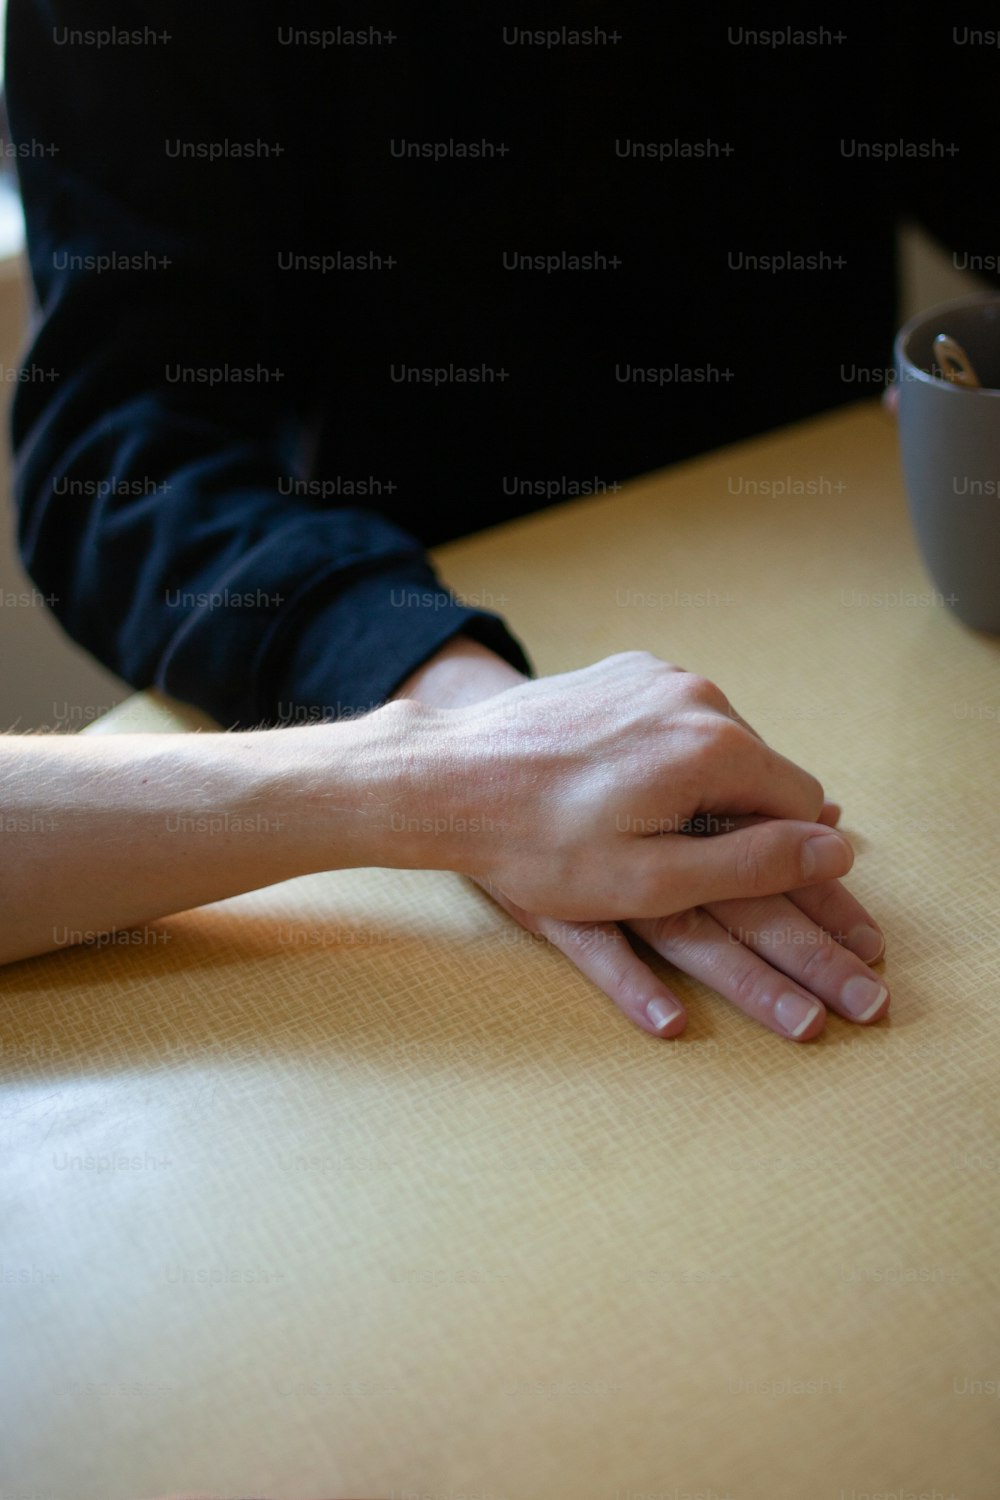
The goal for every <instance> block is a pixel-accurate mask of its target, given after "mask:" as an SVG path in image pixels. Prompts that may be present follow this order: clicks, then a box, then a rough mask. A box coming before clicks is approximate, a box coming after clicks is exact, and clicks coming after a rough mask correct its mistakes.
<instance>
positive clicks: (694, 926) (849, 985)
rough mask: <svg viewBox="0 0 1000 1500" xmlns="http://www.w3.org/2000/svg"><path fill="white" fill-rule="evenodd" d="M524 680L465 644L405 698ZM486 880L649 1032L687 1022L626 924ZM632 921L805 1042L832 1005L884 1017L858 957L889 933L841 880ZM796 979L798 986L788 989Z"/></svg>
mask: <svg viewBox="0 0 1000 1500" xmlns="http://www.w3.org/2000/svg"><path fill="white" fill-rule="evenodd" d="M661 665H662V664H661ZM523 681H524V679H523V678H522V677H521V674H519V673H517V672H516V671H515V670H514V669H513V668H512V667H510V666H508V665H507V664H506V663H504V662H502V661H501V660H500V659H499V658H497V657H495V656H494V655H493V654H492V653H490V652H488V651H486V650H485V648H483V647H480V646H478V645H475V644H474V643H472V642H469V641H463V640H461V639H458V640H455V641H453V642H451V643H449V646H447V647H446V648H445V649H444V650H443V651H442V652H441V653H439V655H438V657H436V658H433V659H432V661H431V662H430V663H429V664H428V665H427V666H426V667H424V668H422V669H420V671H419V672H418V673H416V674H414V677H413V678H411V679H410V680H409V682H408V683H407V684H406V685H405V687H404V689H403V690H402V693H401V695H402V696H412V697H416V698H423V699H424V700H425V701H431V702H437V703H440V704H445V705H448V706H456V705H459V704H463V703H468V702H476V701H479V700H480V699H481V698H482V697H484V696H488V695H490V694H495V693H497V692H499V691H503V690H504V689H505V688H506V687H507V686H513V685H516V684H517V683H519V682H523ZM728 712H729V713H730V714H731V713H732V712H733V711H732V710H731V709H730V710H728ZM739 722H742V721H739ZM838 812H839V810H838V809H836V808H835V807H834V806H833V805H832V804H830V803H824V804H823V806H822V807H821V810H820V811H819V813H818V814H817V818H818V821H819V822H820V823H823V824H828V825H832V824H833V823H835V822H836V819H837V815H838ZM474 878H475V877H474ZM479 883H480V884H481V885H483V886H484V888H485V889H487V890H489V892H490V894H491V895H492V896H493V897H494V899H496V900H497V901H498V902H499V904H501V905H502V906H503V907H504V908H505V910H507V911H508V912H509V913H510V914H511V915H512V916H513V917H514V918H515V919H516V920H517V921H519V922H520V923H521V925H522V926H524V927H525V928H526V929H527V930H529V931H531V932H534V933H540V934H541V935H543V936H545V937H547V938H548V939H549V940H550V941H551V942H552V943H553V944H554V946H556V947H558V948H559V949H560V951H562V952H563V953H564V954H565V955H566V956H567V957H568V958H569V959H570V960H571V962H573V963H574V964H575V965H576V966H577V967H578V968H579V969H580V970H581V972H582V973H584V974H585V975H586V976H587V977H588V978H590V979H591V980H592V981H593V982H594V983H596V984H597V985H598V986H599V988H600V989H602V990H603V991H604V993H605V994H607V995H608V996H609V997H610V998H611V999H612V1000H614V1001H615V1003H616V1004H618V1005H619V1006H620V1007H621V1008H622V1010H623V1011H624V1012H625V1013H626V1014H627V1015H628V1016H629V1017H630V1019H632V1020H633V1021H634V1022H635V1023H636V1024H637V1025H638V1026H640V1027H641V1028H642V1029H644V1030H646V1031H650V1032H653V1033H655V1034H657V1035H660V1036H664V1037H672V1036H676V1035H678V1034H679V1033H680V1032H681V1031H682V1030H683V1029H684V1026H685V1024H686V1017H685V1015H684V1011H683V1008H682V1007H681V1005H680V1002H679V1001H678V1000H677V998H676V996H675V995H673V993H672V992H671V991H670V990H669V989H668V988H667V986H666V985H664V984H663V982H662V981H661V980H660V979H659V978H658V977H657V976H656V975H655V974H654V972H653V970H652V969H651V968H650V967H649V965H648V964H646V963H645V962H644V961H643V959H642V958H641V957H640V956H639V954H638V953H637V952H635V950H634V948H633V947H632V945H631V944H630V942H629V940H628V938H627V937H626V934H625V930H623V928H622V927H620V926H619V925H618V924H617V923H615V922H609V921H589V922H571V921H566V920H559V919H556V918H553V917H551V916H538V915H536V914H535V913H533V912H531V911H529V910H528V909H526V908H525V907H523V906H520V905H518V904H517V903H516V902H514V901H512V900H511V899H510V897H509V896H507V895H505V894H504V893H503V892H501V891H500V890H498V889H497V887H496V885H495V883H494V882H492V881H491V880H490V879H489V877H485V878H482V877H481V878H480V879H479ZM628 926H629V931H630V932H631V933H633V934H636V935H638V936H641V937H643V938H645V939H646V941H647V942H649V943H650V945H651V946H652V947H654V948H655V949H656V950H657V951H658V952H660V953H661V954H663V956H665V957H667V958H669V959H670V960H671V961H672V962H673V963H674V964H675V966H676V967H678V968H680V969H682V970H685V971H686V972H689V973H691V974H693V975H695V976H696V977H698V978H700V979H702V980H704V982H706V983H708V984H710V985H712V986H713V987H714V988H716V989H717V990H719V991H720V993H723V994H725V995H727V996H728V997H729V998H731V999H732V1000H734V1001H735V1003H737V1004H738V1005H740V1006H741V1007H742V1008H743V1009H744V1010H746V1011H747V1012H748V1013H750V1014H752V1015H754V1016H755V1017H756V1018H758V1019H760V1020H762V1021H763V1022H764V1024H766V1025H769V1026H771V1027H772V1029H774V1030H776V1031H778V1032H779V1033H780V1034H782V1035H786V1036H794V1038H795V1039H796V1040H809V1039H811V1038H812V1037H813V1036H815V1035H817V1034H818V1033H819V1032H820V1031H821V1030H822V1029H823V1026H824V1024H825V1017H826V1009H825V1005H829V1006H830V1008H831V1009H834V1010H837V1011H839V1012H840V1014H842V1015H845V1016H849V1017H850V1018H851V1019H855V1020H857V1019H861V1020H864V1021H870V1020H874V1019H877V1018H878V1016H880V1015H881V1014H882V1013H884V1010H885V1008H886V1004H887V995H886V993H885V988H884V986H883V985H882V984H881V981H880V980H879V979H878V978H877V976H875V975H874V974H872V972H871V970H870V969H868V968H867V963H866V962H861V960H862V959H863V960H866V961H867V962H874V961H876V960H877V958H878V957H879V956H880V954H881V952H882V950H883V947H884V943H883V939H882V935H881V933H880V932H879V930H878V928H877V926H876V925H875V923H874V922H873V921H872V919H871V917H870V916H869V915H868V913H867V912H866V911H865V910H864V908H863V907H861V906H860V904H859V903H858V902H857V901H856V900H855V899H854V898H853V897H852V896H850V895H849V894H848V892H847V891H845V890H844V889H843V887H841V886H840V884H839V882H837V881H828V882H821V883H819V884H817V885H813V886H810V887H808V888H801V889H798V890H795V891H793V892H792V893H791V895H789V896H788V897H783V896H772V897H770V898H764V899H762V900H758V901H747V902H742V901H738V900H737V901H729V902H726V903H723V902H718V903H712V904H711V905H709V906H707V907H705V908H702V909H700V910H698V909H694V910H689V911H685V912H682V913H675V914H673V915H672V916H670V917H669V918H665V917H663V916H662V915H661V916H657V917H649V918H645V919H639V920H636V921H634V922H630V923H629V924H628ZM837 939H839V941H838V940H837ZM788 978H791V979H792V980H794V981H795V982H794V983H793V984H791V985H790V984H788V983H787V979H788ZM783 997H792V998H783ZM779 1000H781V1001H782V1003H781V1004H780V1005H779V1004H778V1002H779Z"/></svg>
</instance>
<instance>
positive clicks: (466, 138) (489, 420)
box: [7, 0, 1000, 726]
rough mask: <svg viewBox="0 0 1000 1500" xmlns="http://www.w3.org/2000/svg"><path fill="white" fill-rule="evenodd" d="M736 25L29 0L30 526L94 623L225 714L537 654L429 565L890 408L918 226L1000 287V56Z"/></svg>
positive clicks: (111, 642) (948, 28)
mask: <svg viewBox="0 0 1000 1500" xmlns="http://www.w3.org/2000/svg"><path fill="white" fill-rule="evenodd" d="M710 9H711V8H708V7H706V9H705V12H704V14H703V15H702V16H700V17H696V18H694V19H691V18H688V17H686V16H684V15H683V13H676V12H672V10H671V9H668V8H663V9H660V8H658V7H654V6H652V5H649V4H645V5H639V4H612V3H605V4H602V3H599V0H598V3H589V4H582V5H578V6H576V7H574V8H573V10H574V11H575V15H574V16H572V17H571V18H569V19H567V18H566V16H565V15H564V14H563V13H561V12H560V13H559V15H558V18H557V19H552V18H550V17H547V18H546V19H545V20H544V22H540V21H539V19H538V17H537V13H534V12H533V11H532V8H531V7H528V6H515V7H513V9H512V10H511V11H510V12H508V13H504V14H500V13H496V14H494V12H493V11H492V10H491V9H490V8H489V7H484V8H482V11H483V14H482V16H480V15H478V14H476V12H477V10H478V8H477V7H474V6H471V5H469V3H468V0H463V3H461V4H444V5H437V6H434V7H431V8H430V9H428V8H426V7H425V8H422V9H421V11H420V13H419V15H417V14H414V15H412V16H411V15H410V14H409V13H408V12H407V11H406V10H405V9H404V8H403V7H401V6H400V5H399V4H398V3H396V0H386V3H380V5H379V6H378V7H376V8H375V9H374V10H373V9H372V7H370V6H366V7H364V13H363V14H362V12H361V8H359V11H358V13H354V12H350V11H348V10H347V8H345V7H341V6H333V5H330V4H329V3H327V4H326V5H320V4H310V3H288V4H275V3H269V0H264V3H260V4H254V3H251V0H241V3H240V4H238V5H237V4H232V3H230V0H208V3H206V4H204V5H201V6H198V7H195V6H193V5H190V4H187V5H183V4H181V5H178V4H167V3H163V0H147V3H145V4H144V5H143V6H141V7H136V6H130V5H126V4H125V3H123V0H119V3H107V0H88V3H87V5H86V6H85V7H81V6H79V5H77V4H71V3H69V0H13V3H12V5H11V10H10V19H9V23H8V62H7V72H8V100H9V114H10V121H11V130H12V136H13V142H14V145H13V147H12V149H13V151H14V152H15V154H16V157H17V165H18V171H19V175H20V180H21V186H22V190H23V195H24V202H25V208H26V214H27V223H28V237H29V251H30V259H31V269H32V276H33V282H34V287H35V291H36V294H37V301H38V316H37V319H36V323H35V326H34V329H33V339H32V342H31V345H30V347H29V349H28V351H27V353H26V355H25V360H24V366H23V368H22V370H21V379H20V380H19V382H18V383H17V386H16V395H15V399H14V403H13V411H12V427H13V442H14V449H15V455H16V499H17V504H18V508H19V527H20V530H19V536H20V544H21V549H22V556H23V558H24V561H25V565H26V567H27V568H28V570H29V572H30V573H31V574H32V576H33V578H34V579H35V581H36V582H37V584H38V586H39V588H40V589H41V590H42V591H43V592H44V593H46V594H48V595H52V596H54V603H53V608H54V610H55V613H56V615H57V616H58V618H59V619H60V621H61V622H62V624H63V626H64V627H65V629H66V630H67V631H68V632H69V633H70V635H72V636H73V637H74V638H75V639H76V640H78V641H79V642H81V643H82V644H83V645H84V646H86V647H87V648H88V649H89V650H90V651H92V652H93V653H94V655H96V656H97V657H98V658H99V659H100V660H101V661H103V662H105V663H106V664H107V665H108V666H109V667H111V668H112V669H113V670H114V671H115V672H117V673H119V674H120V675H121V676H122V677H124V678H125V679H126V680H127V681H128V682H129V683H131V684H133V685H134V686H136V687H143V686H147V685H150V684H155V685H157V686H159V687H161V688H162V689H163V690H164V691H166V692H169V693H171V694H173V695H174V696H176V697H178V698H181V699H184V700H186V701H189V702H192V703H195V704H197V705H199V706H200V707H202V708H204V709H206V710H207V711H208V712H209V713H211V714H212V715H214V716H215V717H216V718H217V719H218V720H219V721H220V722H221V723H223V724H224V725H240V726H242V725H250V724H258V723H275V722H280V721H287V720H290V719H294V718H297V717H298V718H301V717H305V716H318V715H323V716H336V715H338V714H349V713H354V712H358V711H360V710H363V709H365V708H367V707H369V706H374V705H375V704H377V703H379V702H381V701H383V700H384V699H385V698H386V697H387V696H388V695H389V694H390V693H391V692H392V690H393V689H394V687H395V686H396V685H397V684H398V683H399V682H400V681H401V680H402V679H403V678H404V677H405V676H406V675H407V674H408V673H409V672H410V671H411V670H413V668H414V667H416V666H417V665H419V663H420V662H421V661H423V660H424V659H426V658H427V657H428V656H429V655H430V654H432V653H433V652H434V651H435V650H436V649H437V648H438V647H439V646H440V645H442V644H443V643H444V642H445V641H446V640H447V639H449V638H450V637H451V636H453V635H454V634H455V633H456V632H458V631H462V630H464V631H466V632H467V633H468V634H470V635H472V636H474V637H476V638H478V639H480V640H482V641H484V642H486V643H487V644H489V645H490V646H492V647H493V648H494V649H496V650H498V651H500V652H501V653H502V654H504V655H505V656H507V657H508V658H509V659H510V660H512V661H514V662H516V663H518V664H519V665H521V666H524V665H525V664H526V663H525V661H524V657H523V655H522V652H521V649H520V647H519V646H518V644H517V643H516V642H515V641H514V640H513V638H512V637H511V636H510V635H509V633H508V632H507V630H506V628H505V627H504V625H503V623H502V622H501V620H500V619H499V618H498V617H497V616H496V615H495V614H493V613H491V612H490V611H489V610H488V609H485V610H484V609H483V608H481V607H480V605H481V604H482V603H483V602H484V600H483V598H481V597H477V598H475V599H473V600H471V601H466V602H463V601H459V600H456V599H454V598H453V597H452V596H451V595H449V594H448V592H447V591H446V590H444V589H442V587H441V585H440V583H439V581H438V580H437V579H436V577H435V575H434V573H433V571H432V570H431V568H430V566H429V564H428V562H427V560H426V558H425V556H424V551H423V549H424V548H425V547H426V546H430V545H434V544H436V543H438V542H440V541H442V540H444V539H446V538H448V537H451V536H454V535H458V534H462V533H465V532H469V531H473V530H476V529H479V528H481V527H485V526H489V525H492V524H494V523H496V522H499V521H502V520H504V519H506V518H508V517H510V516H513V515H516V514H519V513H523V512H524V511H526V510H531V509H535V508H537V507H538V506H539V505H541V504H543V503H548V502H549V501H552V500H558V499H560V498H562V497H563V496H564V495H572V494H575V493H579V492H586V491H587V490H588V489H594V490H597V491H601V490H603V489H605V488H607V489H608V490H609V491H611V492H612V493H613V486H614V485H615V484H617V483H620V482H621V481H622V480H624V479H625V478H627V477H628V476H629V475H634V474H637V473H641V472H643V471H646V470H649V469H651V468H655V467H657V466H660V465H663V464H666V463H669V462H671V461H673V460H676V459H679V458H683V457H685V456H688V455H691V454H694V453H697V452H699V451H702V450H705V449H709V448H712V447H715V446H717V445H718V444H719V443H721V442H725V441H730V440H735V439H739V438H741V437H744V436H746V435H748V434H751V433H754V432H759V431H761V430H763V429H766V428H769V427H773V426H775V425H777V424H780V423H783V422H786V421H789V420H793V419H795V418H798V417H802V416H805V415H807V414H809V413H812V412H816V411H820V410H823V409H826V408H829V407H832V406H836V405H837V404H839V403H842V402H846V401H852V400H855V399H858V398H859V397H864V396H868V395H872V394H874V393H875V392H876V391H877V390H879V389H880V388H881V386H882V385H883V384H884V382H885V378H886V377H885V371H886V367H887V366H889V365H890V364H891V338H892V332H893V324H894V318H895V306H894V302H895V293H894V276H893V232H894V225H895V222H896V220H897V217H898V215H899V214H900V213H905V212H912V213H914V214H915V215H917V216H919V217H922V218H923V219H924V221H925V222H927V223H928V224H929V225H930V227H931V228H932V229H934V230H935V231H936V232H937V233H938V234H939V235H941V236H942V237H944V238H945V239H946V241H947V242H948V244H949V246H950V247H952V248H954V250H955V251H956V252H957V253H958V256H959V260H958V264H971V265H973V266H975V265H976V264H977V263H978V264H980V265H982V266H985V267H986V268H987V269H991V270H992V269H995V265H996V260H995V256H996V252H997V251H1000V236H998V234H997V222H996V217H995V213H994V210H993V207H992V204H993V198H994V195H993V193H992V185H993V182H994V180H995V175H994V170H993V156H994V154H995V141H996V132H995V129H994V128H993V125H992V123H991V120H990V118H989V111H990V110H991V109H992V104H993V101H995V98H996V94H997V89H996V83H997V71H998V58H1000V52H998V51H997V49H996V48H992V49H991V48H990V47H989V46H987V45H983V44H979V43H976V42H973V41H971V40H969V37H970V36H971V33H969V32H968V31H967V29H966V28H964V27H961V26H960V27H953V26H952V24H951V23H950V22H949V23H946V22H945V21H944V20H942V21H941V22H940V23H939V24H938V25H937V28H936V30H934V31H932V32H928V31H922V32H919V33H917V32H915V31H914V30H913V28H914V27H915V25H916V22H915V19H914V16H913V15H912V13H911V14H910V15H909V18H908V21H907V31H906V33H905V35H901V34H897V32H896V30H894V23H893V22H892V19H891V17H887V18H885V19H881V20H879V19H876V20H866V22H865V29H864V30H863V31H861V30H853V29H851V27H852V23H850V22H846V23H845V27H846V28H847V29H846V31H842V30H841V29H840V28H838V27H837V26H835V25H830V24H827V25H824V26H820V25H819V24H818V23H817V24H816V26H814V27H813V28H812V40H811V41H810V40H806V41H801V40H798V39H796V38H795V37H794V36H789V35H788V29H787V27H786V26H785V24H784V23H781V26H780V28H778V29H777V30H764V31H760V30H757V31H754V30H752V29H750V28H746V27H743V26H741V25H731V24H728V23H727V22H725V21H724V20H717V19H715V18H714V17H713V16H712V15H710ZM376 12H377V14H376ZM540 25H541V26H544V27H545V28H546V29H550V30H551V33H552V34H550V35H548V36H543V37H542V38H541V39H540V38H539V33H538V28H539V26H540ZM352 28H354V30H352ZM524 28H529V34H528V35H525V34H524V30H523V29H524ZM572 28H577V30H579V29H581V28H582V29H583V30H584V36H583V38H582V39H581V38H579V37H576V39H575V33H574V31H573V29H572ZM588 32H589V35H588ZM963 32H965V37H963V35H962V33H963ZM817 33H818V34H817ZM782 38H783V39H784V40H782ZM977 257H978V261H977ZM991 257H992V260H991ZM823 503H830V502H823ZM664 559H665V568H666V569H667V570H668V571H669V566H670V564H669V536H668V535H667V536H665V538H664ZM482 587H483V594H484V595H485V596H486V597H485V603H486V604H487V605H488V604H489V603H490V599H489V597H488V596H489V591H490V580H489V579H484V580H483V581H482Z"/></svg>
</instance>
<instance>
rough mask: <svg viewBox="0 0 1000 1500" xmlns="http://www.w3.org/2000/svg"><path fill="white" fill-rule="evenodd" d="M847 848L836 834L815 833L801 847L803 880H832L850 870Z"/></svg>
mask: <svg viewBox="0 0 1000 1500" xmlns="http://www.w3.org/2000/svg"><path fill="white" fill-rule="evenodd" d="M848 853H849V850H848V846H847V844H846V843H845V842H844V840H843V839H842V838H841V837H840V835H839V834H837V833H817V834H816V835H815V836H814V837H813V838H811V839H806V841H805V843H804V844H803V846H802V875H803V879H805V880H833V879H834V877H835V876H837V875H846V874H847V871H848V870H849V869H850V861H849V859H848Z"/></svg>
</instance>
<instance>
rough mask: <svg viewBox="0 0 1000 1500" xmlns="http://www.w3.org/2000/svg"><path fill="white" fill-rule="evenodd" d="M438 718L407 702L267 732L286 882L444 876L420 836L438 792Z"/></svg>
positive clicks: (435, 820) (443, 772)
mask: <svg viewBox="0 0 1000 1500" xmlns="http://www.w3.org/2000/svg"><path fill="white" fill-rule="evenodd" d="M442 718H444V715H443V714H440V713H439V712H438V711H437V710H436V709H433V708H431V707H430V706H428V705H424V704H422V703H420V702H418V701H416V700H413V701H407V700H401V701H399V702H390V703H387V704H384V705H383V706H382V707H381V708H378V709H375V710H374V711H373V712H372V713H369V714H365V715H364V716H363V717H361V718H358V719H353V720H344V721H340V722H337V723H329V724H316V725H308V726H304V727H302V728H297V729H287V730H280V731H276V732H275V734H274V735H273V736H271V735H268V736H267V738H268V739H272V738H273V739H274V740H276V741H280V750H281V754H280V755H274V756H273V757H272V758H271V764H270V765H269V767H268V768H267V772H266V780H267V791H266V794H265V796H266V799H267V801H268V802H269V804H270V805H272V806H274V807H277V808H278V809H279V810H280V821H281V823H282V825H283V826H284V828H285V849H284V856H285V858H286V859H287V860H288V861H289V862H290V863H291V864H292V866H293V867H294V868H293V871H292V873H294V874H311V873H316V872H318V871H321V870H331V869H347V868H368V867H384V868H399V869H419V868H433V867H435V866H436V867H438V868H444V867H447V856H446V855H445V862H444V864H442V862H441V859H440V857H439V858H437V859H435V858H434V857H433V856H434V854H435V852H437V853H438V855H439V856H440V855H441V854H443V853H444V851H443V849H442V847H441V846H440V845H439V843H438V842H437V841H433V840H431V841H429V840H428V836H427V835H428V832H430V831H432V830H433V828H434V826H435V825H438V826H439V824H440V817H441V814H440V811H439V808H440V805H441V803H442V801H443V798H444V796H445V788H446V787H447V785H448V780H449V777H448V772H447V769H446V763H447V757H446V754H445V743H444V742H445V739H446V736H445V735H443V734H442V733H441V732H440V726H439V721H440V720H441V719H442Z"/></svg>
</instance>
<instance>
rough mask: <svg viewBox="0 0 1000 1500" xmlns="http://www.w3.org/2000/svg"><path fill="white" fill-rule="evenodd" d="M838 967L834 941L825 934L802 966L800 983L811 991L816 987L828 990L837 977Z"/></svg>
mask: <svg viewBox="0 0 1000 1500" xmlns="http://www.w3.org/2000/svg"><path fill="white" fill-rule="evenodd" d="M837 965H838V958H837V951H836V948H835V947H834V944H833V940H832V939H831V938H829V937H828V936H827V935H826V933H824V934H823V936H822V940H821V941H820V942H818V943H816V944H815V945H814V946H813V948H812V950H811V952H810V953H809V954H808V955H807V957H806V959H805V961H804V963H803V965H802V977H801V980H800V983H804V984H805V985H806V986H807V987H808V988H810V989H812V988H813V987H814V986H816V985H818V986H820V987H821V988H824V989H826V988H828V987H829V984H830V981H831V980H832V979H833V978H834V977H835V973H836V969H837Z"/></svg>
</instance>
